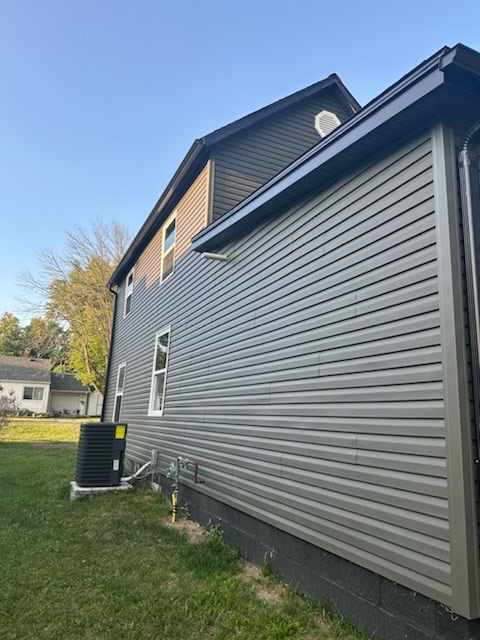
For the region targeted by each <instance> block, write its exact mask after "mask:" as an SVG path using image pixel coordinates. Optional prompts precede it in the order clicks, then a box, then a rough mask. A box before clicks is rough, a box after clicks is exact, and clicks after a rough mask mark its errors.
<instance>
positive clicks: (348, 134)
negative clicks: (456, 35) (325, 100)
mask: <svg viewBox="0 0 480 640" xmlns="http://www.w3.org/2000/svg"><path fill="white" fill-rule="evenodd" d="M479 76H480V55H479V54H478V53H476V52H475V51H473V50H471V49H469V48H468V47H465V46H464V45H457V46H456V47H453V48H452V49H449V48H447V47H445V48H443V49H441V50H440V51H439V52H438V53H436V54H435V55H434V56H432V57H431V58H429V59H428V60H426V61H425V62H423V63H422V64H421V65H419V66H418V67H416V68H415V69H414V70H413V71H412V72H410V73H409V74H408V75H406V76H404V77H403V78H401V79H400V80H399V81H398V82H397V83H395V84H394V85H392V86H391V87H390V88H389V89H387V90H386V91H384V92H383V93H382V94H380V95H379V96H378V97H377V98H376V99H375V100H373V101H371V102H370V103H369V104H367V105H366V106H365V107H364V108H363V109H362V110H361V111H359V112H358V113H356V114H355V115H354V116H352V117H351V118H350V119H349V120H347V121H346V122H345V123H344V124H343V125H341V126H339V127H338V128H337V129H335V130H334V131H333V132H332V133H331V134H330V135H329V136H328V137H326V138H325V139H324V140H322V141H321V142H319V143H318V144H317V145H316V146H315V147H313V148H312V149H311V150H310V151H308V152H307V153H305V154H304V155H303V156H302V157H301V158H299V159H298V160H296V161H295V162H293V163H292V164H291V165H289V166H288V167H287V168H286V169H284V170H283V171H282V172H280V173H279V174H278V175H277V176H275V177H274V178H273V179H272V180H270V181H269V182H268V183H267V184H265V185H264V186H263V187H260V189H258V190H257V191H255V193H253V194H252V195H251V196H249V197H248V198H246V199H245V200H244V201H243V202H242V203H240V204H239V205H238V206H236V207H235V208H233V209H232V210H231V211H230V212H228V213H227V214H225V215H224V216H223V217H222V218H220V219H219V220H217V221H216V222H215V223H214V224H212V225H210V226H209V227H207V228H206V229H205V230H203V231H202V232H201V233H199V234H198V235H197V236H196V237H195V238H194V239H193V241H192V247H193V249H194V250H195V251H199V252H202V251H211V250H214V249H217V248H218V247H219V246H222V245H224V244H226V243H228V242H231V241H233V240H234V239H235V238H236V237H237V236H238V235H239V234H242V233H244V232H245V231H247V230H248V229H250V228H251V227H252V226H253V225H255V224H256V223H258V222H260V221H261V220H264V219H265V218H266V217H268V216H270V215H272V214H274V213H275V212H278V211H279V210H284V209H285V208H286V207H288V206H289V204H291V202H293V201H294V200H295V199H296V198H298V197H300V196H302V195H305V194H307V193H308V192H309V191H311V190H313V189H318V188H319V187H320V186H321V185H322V184H328V183H329V182H331V181H332V180H334V179H335V177H337V176H338V175H341V172H344V171H345V170H347V169H351V168H352V167H353V166H355V163H358V162H361V161H363V160H364V159H365V158H367V157H369V156H371V155H372V154H374V153H375V152H378V151H381V149H382V148H385V146H387V145H388V144H390V143H391V142H394V141H395V139H397V138H398V135H399V133H398V132H399V131H401V130H402V131H403V132H404V133H403V135H405V132H406V131H407V130H408V129H407V125H408V126H409V127H413V126H417V127H420V126H421V125H422V124H423V123H425V122H428V121H429V120H430V121H431V119H432V118H434V117H436V115H437V112H438V105H439V100H442V99H444V100H446V101H447V100H449V99H450V98H451V96H449V95H448V89H447V85H448V83H450V84H451V85H452V86H453V85H454V83H456V84H458V83H465V82H470V83H471V82H472V80H473V81H474V82H475V83H476V84H478V78H479Z"/></svg>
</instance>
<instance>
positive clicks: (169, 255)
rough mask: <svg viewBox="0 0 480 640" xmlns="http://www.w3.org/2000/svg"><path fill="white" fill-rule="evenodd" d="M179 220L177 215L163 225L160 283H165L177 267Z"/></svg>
mask: <svg viewBox="0 0 480 640" xmlns="http://www.w3.org/2000/svg"><path fill="white" fill-rule="evenodd" d="M176 226H177V219H176V217H175V214H174V215H173V216H171V217H170V218H169V219H168V220H167V222H166V223H165V224H164V225H163V233H162V272H161V277H160V282H163V281H164V280H166V278H168V276H170V275H171V274H172V273H173V267H174V265H175V238H176Z"/></svg>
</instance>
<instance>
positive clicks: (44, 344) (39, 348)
mask: <svg viewBox="0 0 480 640" xmlns="http://www.w3.org/2000/svg"><path fill="white" fill-rule="evenodd" d="M24 343H25V348H26V349H28V350H29V352H30V354H31V355H32V356H34V357H35V358H50V360H51V361H52V367H54V368H55V367H59V366H61V365H64V364H65V362H66V361H67V359H68V349H67V343H68V332H67V331H66V330H65V329H63V327H61V326H60V324H59V323H58V322H57V321H56V320H55V319H54V318H53V317H52V314H47V315H46V316H44V317H40V316H36V317H33V318H32V319H31V320H30V323H29V324H28V325H27V326H26V327H25V329H24Z"/></svg>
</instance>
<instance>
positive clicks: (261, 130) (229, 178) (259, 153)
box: [213, 95, 347, 220]
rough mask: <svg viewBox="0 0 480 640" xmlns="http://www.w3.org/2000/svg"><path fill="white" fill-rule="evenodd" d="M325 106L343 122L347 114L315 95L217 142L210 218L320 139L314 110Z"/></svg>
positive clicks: (242, 196) (250, 191)
mask: <svg viewBox="0 0 480 640" xmlns="http://www.w3.org/2000/svg"><path fill="white" fill-rule="evenodd" d="M323 109H326V110H328V111H332V112H334V113H336V114H337V116H338V117H339V118H340V120H341V121H342V122H343V121H345V120H346V118H347V114H346V113H345V112H344V111H343V109H342V107H341V106H340V105H339V104H338V103H337V102H336V101H335V100H334V99H333V98H332V97H330V96H328V95H327V96H325V95H321V96H315V97H314V98H311V99H310V100H308V101H306V102H304V103H302V104H300V105H296V106H295V107H294V108H292V109H290V110H288V111H287V112H285V113H282V114H280V115H279V116H278V117H277V118H275V119H274V120H273V121H271V122H267V123H264V122H262V123H260V124H258V125H256V126H254V127H251V128H250V129H249V130H247V131H243V132H242V133H241V134H240V135H238V136H237V137H234V138H233V139H230V140H228V141H227V142H225V143H224V144H222V145H219V146H218V147H217V148H216V149H215V151H214V153H213V158H214V160H215V188H214V197H213V220H216V219H217V218H219V217H220V216H221V215H223V214H224V213H226V212H227V211H228V210H230V209H231V208H232V207H234V206H235V205H236V204H238V203H239V202H241V201H242V200H243V199H244V198H246V197H247V196H248V195H250V194H251V193H253V192H254V191H256V189H258V188H259V187H260V186H261V185H263V184H265V182H267V181H268V180H269V179H270V178H272V177H273V176H274V175H276V174H277V173H278V172H279V171H281V170H282V169H284V168H285V167H286V166H287V165H288V164H290V163H291V162H293V160H295V159H296V158H298V157H299V156H301V155H302V154H303V153H305V151H307V150H308V149H310V148H311V147H312V146H313V145H314V144H316V143H317V142H319V141H320V140H321V138H320V136H319V134H318V133H317V132H316V131H315V128H314V120H315V116H316V115H317V113H319V112H320V111H322V110H323Z"/></svg>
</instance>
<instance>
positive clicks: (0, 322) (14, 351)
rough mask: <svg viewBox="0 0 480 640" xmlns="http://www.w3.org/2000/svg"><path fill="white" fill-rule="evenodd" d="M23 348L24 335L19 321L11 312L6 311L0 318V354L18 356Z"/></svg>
mask: <svg viewBox="0 0 480 640" xmlns="http://www.w3.org/2000/svg"><path fill="white" fill-rule="evenodd" d="M23 350H24V336H23V330H22V327H21V326H20V322H19V320H18V318H17V317H16V316H14V315H13V313H10V311H6V312H5V313H4V314H3V316H2V317H1V318H0V354H1V355H3V356H20V355H22V353H23Z"/></svg>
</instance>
